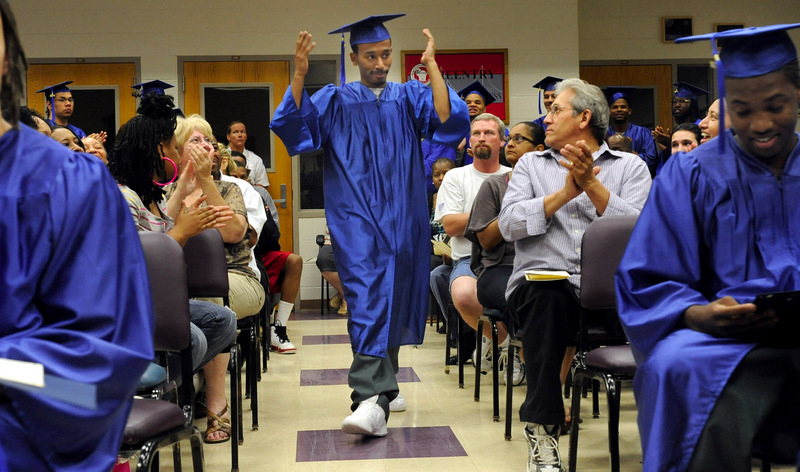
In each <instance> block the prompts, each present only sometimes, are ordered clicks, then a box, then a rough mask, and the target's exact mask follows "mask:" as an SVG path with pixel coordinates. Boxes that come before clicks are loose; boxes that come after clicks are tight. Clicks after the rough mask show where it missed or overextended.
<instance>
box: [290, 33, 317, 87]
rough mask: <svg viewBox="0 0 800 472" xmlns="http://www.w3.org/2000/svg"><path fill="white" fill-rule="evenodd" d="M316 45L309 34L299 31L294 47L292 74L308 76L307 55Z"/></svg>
mask: <svg viewBox="0 0 800 472" xmlns="http://www.w3.org/2000/svg"><path fill="white" fill-rule="evenodd" d="M316 45H317V43H315V42H314V41H313V38H312V37H311V33H309V32H308V31H301V32H300V34H299V35H298V36H297V42H296V43H295V45H294V74H295V75H300V76H302V77H305V76H306V74H308V55H309V53H310V52H311V50H312V49H314V47H316Z"/></svg>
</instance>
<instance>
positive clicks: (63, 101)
mask: <svg viewBox="0 0 800 472" xmlns="http://www.w3.org/2000/svg"><path fill="white" fill-rule="evenodd" d="M56 101H57V102H58V103H66V102H70V103H75V99H74V98H72V97H70V98H65V97H60V98H56Z"/></svg>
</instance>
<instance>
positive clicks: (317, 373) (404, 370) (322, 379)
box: [300, 367, 420, 387]
mask: <svg viewBox="0 0 800 472" xmlns="http://www.w3.org/2000/svg"><path fill="white" fill-rule="evenodd" d="M349 372H350V369H304V370H301V371H300V386H301V387H308V386H312V385H347V374H348V373H349ZM397 381H398V382H419V381H420V380H419V377H417V373H416V372H414V369H413V368H411V367H400V369H398V371H397Z"/></svg>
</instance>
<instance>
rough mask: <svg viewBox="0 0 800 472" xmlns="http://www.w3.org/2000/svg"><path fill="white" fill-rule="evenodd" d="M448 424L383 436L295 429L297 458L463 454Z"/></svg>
mask: <svg viewBox="0 0 800 472" xmlns="http://www.w3.org/2000/svg"><path fill="white" fill-rule="evenodd" d="M466 455H467V453H466V452H465V451H464V448H463V447H461V443H459V442H458V439H456V436H455V434H453V431H452V430H451V429H450V427H449V426H434V427H420V428H389V435H388V436H386V437H385V438H368V437H364V436H356V435H352V434H345V433H343V432H341V431H340V430H337V429H332V430H324V431H298V432H297V458H296V461H297V462H316V461H347V460H365V459H402V458H412V457H456V456H466Z"/></svg>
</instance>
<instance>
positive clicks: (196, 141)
mask: <svg viewBox="0 0 800 472" xmlns="http://www.w3.org/2000/svg"><path fill="white" fill-rule="evenodd" d="M188 142H190V143H192V144H197V145H199V144H200V143H201V142H204V143H206V144H210V145H211V146H212V147H215V143H214V141H212V140H211V139H209V138H208V137H206V136H203V137H202V138H201V137H200V136H192V137H191V138H189V141H188Z"/></svg>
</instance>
